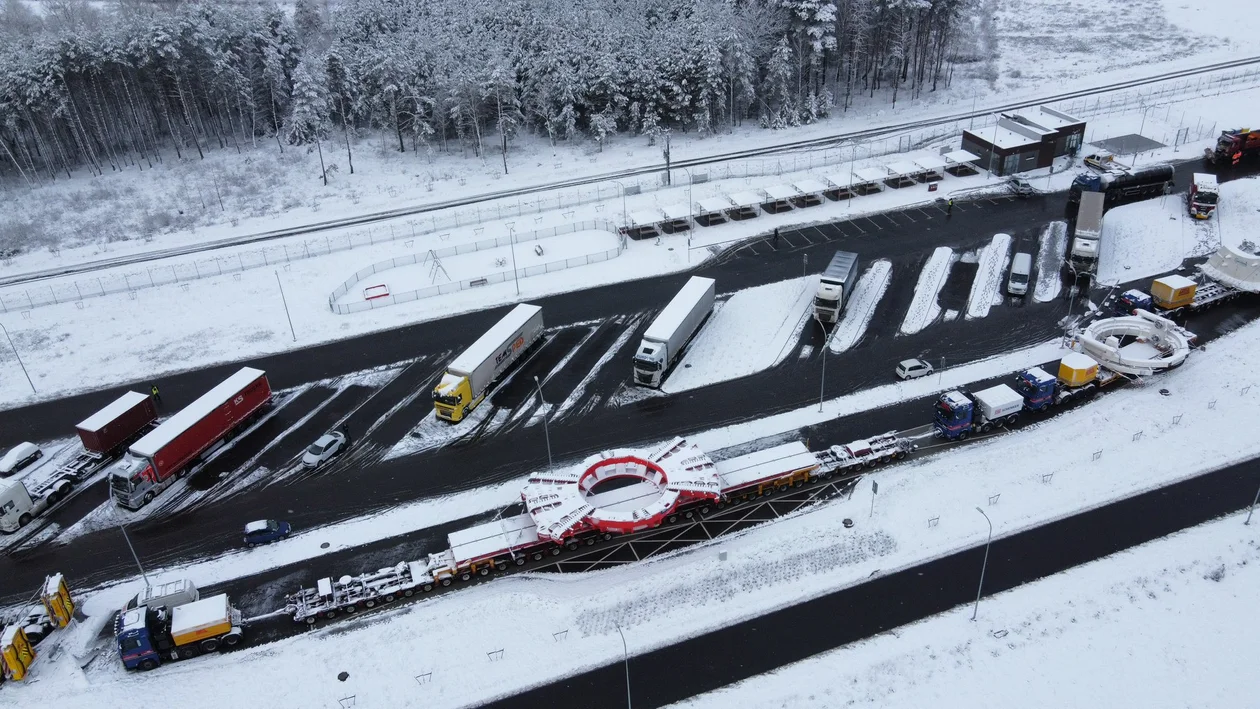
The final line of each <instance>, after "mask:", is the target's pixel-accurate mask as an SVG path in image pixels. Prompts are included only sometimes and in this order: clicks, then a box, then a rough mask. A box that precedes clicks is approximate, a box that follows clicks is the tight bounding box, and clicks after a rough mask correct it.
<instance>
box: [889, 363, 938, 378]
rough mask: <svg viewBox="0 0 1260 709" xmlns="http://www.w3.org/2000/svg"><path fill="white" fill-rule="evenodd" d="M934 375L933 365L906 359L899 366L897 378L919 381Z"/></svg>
mask: <svg viewBox="0 0 1260 709" xmlns="http://www.w3.org/2000/svg"><path fill="white" fill-rule="evenodd" d="M931 373H932V365H930V364H928V363H927V362H924V361H923V360H921V359H905V360H902V361H901V362H899V363H898V364H897V378H899V379H918V378H919V377H926V376H927V375H929V374H931Z"/></svg>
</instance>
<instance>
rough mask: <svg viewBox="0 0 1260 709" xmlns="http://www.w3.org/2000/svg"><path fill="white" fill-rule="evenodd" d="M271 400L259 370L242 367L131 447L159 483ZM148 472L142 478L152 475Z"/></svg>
mask: <svg viewBox="0 0 1260 709" xmlns="http://www.w3.org/2000/svg"><path fill="white" fill-rule="evenodd" d="M269 401H271V385H270V384H269V383H268V382H267V375H266V373H264V372H263V371H262V370H260V369H253V368H252V367H244V368H242V369H241V370H240V371H239V372H237V373H236V374H233V375H232V376H230V377H228V378H227V379H226V380H224V381H223V382H222V383H221V384H219V385H218V386H216V387H215V388H213V389H211V390H210V391H208V392H206V393H205V394H203V395H202V396H201V398H199V399H197V400H196V401H194V402H193V403H191V404H189V405H188V406H186V407H184V408H183V410H181V411H180V412H179V413H177V414H175V415H174V416H172V417H170V418H169V419H167V420H166V421H164V422H163V423H162V425H161V426H158V427H157V428H156V429H154V430H153V432H152V433H150V434H148V435H147V436H145V437H144V438H141V439H140V440H139V441H136V443H135V444H134V445H132V446H131V449H130V452H131V454H132V455H134V456H139V457H141V458H145V459H147V460H148V462H149V465H150V466H151V468H150V470H152V471H156V480H154V482H160V481H162V480H166V479H167V478H169V477H171V476H172V475H174V474H176V473H178V472H179V471H181V470H183V469H184V468H185V467H186V466H187V465H188V464H189V463H191V462H192V461H194V460H196V458H197V456H199V455H201V454H202V453H203V452H205V450H206V449H207V448H209V447H210V446H212V445H214V444H215V443H218V442H219V441H221V440H223V439H224V438H225V437H226V436H227V435H228V434H229V433H230V432H231V431H232V430H233V429H234V428H236V427H237V426H238V425H240V423H241V422H242V421H244V420H245V419H247V418H249V417H250V416H251V415H253V414H254V413H255V412H256V411H258V410H259V409H261V408H262V407H263V406H265V405H266V404H267V402H269ZM150 470H146V471H145V477H149V476H152V475H153V473H152V472H150Z"/></svg>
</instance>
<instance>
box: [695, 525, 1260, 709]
mask: <svg viewBox="0 0 1260 709" xmlns="http://www.w3.org/2000/svg"><path fill="white" fill-rule="evenodd" d="M1257 562H1260V553H1258V552H1257V548H1256V544H1255V541H1254V534H1253V533H1252V532H1251V530H1250V528H1247V527H1244V526H1242V525H1241V524H1239V523H1238V519H1237V518H1236V517H1231V518H1228V519H1222V520H1218V521H1215V522H1210V523H1208V524H1204V525H1202V526H1199V527H1196V528H1194V529H1190V530H1186V531H1184V532H1181V533H1179V534H1175V535H1172V536H1170V537H1165V538H1164V539H1160V540H1158V541H1154V542H1150V543H1148V544H1145V545H1143V546H1140V547H1137V548H1135V549H1131V550H1128V551H1125V552H1121V553H1119V554H1115V555H1113V556H1110V557H1107V558H1105V559H1100V560H1098V561H1095V562H1092V563H1090V564H1086V565H1084V566H1081V567H1079V568H1075V569H1071V570H1068V571H1065V572H1063V573H1060V574H1056V575H1054V576H1051V577H1048V578H1045V579H1042V580H1039V581H1036V582H1034V583H1031V584H1028V585H1026V586H1023V587H1020V588H1016V589H1014V590H1011V591H1008V592H1006V593H1002V594H1000V595H998V596H994V597H991V598H985V599H984V600H982V601H981V602H980V617H979V621H978V622H976V623H970V622H968V619H969V618H970V613H971V609H970V608H969V607H966V606H963V607H959V608H956V609H954V610H952V611H950V612H947V613H942V614H941V615H938V616H935V617H933V618H931V619H928V620H925V621H922V622H919V623H915V624H913V625H910V626H906V627H903V628H900V629H898V630H896V631H894V632H892V633H886V634H882V635H879V636H877V637H875V638H871V639H869V640H864V641H862V642H857V643H853V644H852V645H848V646H846V647H843V648H840V649H837V650H832V651H830V652H827V653H823V654H822V655H817V656H815V657H812V658H810V659H808V660H805V661H803V662H798V663H796V664H793V665H790V666H787V667H783V668H780V669H779V670H777V671H775V672H771V673H768V674H765V675H760V676H758V677H754V678H751V679H749V680H746V681H744V682H740V683H737V684H734V685H731V686H729V687H724V688H722V689H721V690H718V691H716V692H711V693H709V694H705V695H702V696H700V697H696V698H693V699H691V700H689V701H686V702H680V703H678V704H674V705H671V706H673V707H679V708H680V709H681V708H682V707H686V708H687V709H710V708H712V709H725V708H726V707H732V706H758V707H771V706H774V707H793V708H794V709H829V708H830V707H838V706H849V707H879V708H880V709H900V708H903V707H904V708H905V709H921V708H922V707H928V706H941V705H949V706H959V707H963V706H976V707H982V706H1019V707H1047V708H1050V707H1055V708H1057V707H1064V706H1077V707H1085V706H1128V707H1142V706H1149V707H1156V706H1187V707H1188V706H1213V707H1225V706H1247V705H1249V704H1250V703H1251V701H1252V697H1253V696H1254V684H1253V682H1252V681H1251V678H1252V676H1253V675H1254V663H1253V662H1252V658H1255V657H1257V656H1260V636H1258V635H1257V634H1256V633H1255V632H1254V626H1253V625H1252V624H1250V623H1246V622H1239V621H1240V620H1242V619H1244V618H1249V617H1253V616H1254V614H1255V588H1256V587H1257V585H1260V563H1257ZM1187 666H1193V667H1194V668H1196V669H1195V674H1194V681H1192V682H1187V681H1186V676H1185V672H1186V667H1187ZM1046 668H1054V671H1053V672H1047V671H1046ZM819 677H826V678H827V681H826V682H823V683H819V682H818V678H819ZM1064 677H1071V678H1072V681H1071V682H1064V681H1063V678H1064ZM1130 678H1141V681H1131V680H1130ZM944 698H948V700H945V699H944Z"/></svg>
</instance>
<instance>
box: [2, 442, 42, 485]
mask: <svg viewBox="0 0 1260 709" xmlns="http://www.w3.org/2000/svg"><path fill="white" fill-rule="evenodd" d="M43 457H44V451H42V450H40V449H39V446H37V445H35V444H34V443H19V444H17V445H16V446H14V447H13V450H11V451H9V452H8V453H5V454H4V457H3V458H0V477H8V476H10V475H12V474H14V473H16V472H17V471H19V470H21V469H22V468H25V467H26V466H28V465H30V464H31V463H34V462H35V461H37V460H39V459H40V458H43Z"/></svg>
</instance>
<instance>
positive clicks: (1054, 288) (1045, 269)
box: [1033, 222, 1067, 303]
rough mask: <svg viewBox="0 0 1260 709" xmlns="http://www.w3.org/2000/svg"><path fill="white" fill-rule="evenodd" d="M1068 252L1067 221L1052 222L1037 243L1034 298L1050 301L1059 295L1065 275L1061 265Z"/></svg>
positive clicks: (1040, 300) (1044, 301) (1042, 232)
mask: <svg viewBox="0 0 1260 709" xmlns="http://www.w3.org/2000/svg"><path fill="white" fill-rule="evenodd" d="M1066 253H1067V222H1050V223H1049V224H1047V225H1046V228H1044V229H1042V230H1041V239H1040V240H1039V241H1038V245H1037V285H1036V286H1035V287H1034V289H1033V300H1034V301H1036V302H1038V303H1049V302H1050V301H1052V300H1054V299H1055V298H1058V297H1059V291H1061V290H1062V289H1063V276H1062V274H1060V273H1059V267H1060V266H1062V265H1063V258H1064V255H1065V254H1066Z"/></svg>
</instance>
